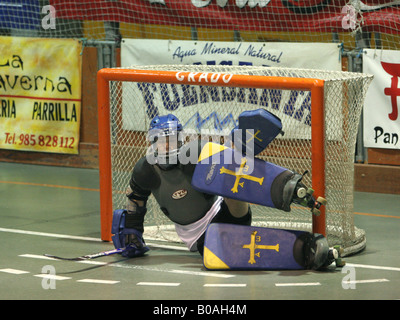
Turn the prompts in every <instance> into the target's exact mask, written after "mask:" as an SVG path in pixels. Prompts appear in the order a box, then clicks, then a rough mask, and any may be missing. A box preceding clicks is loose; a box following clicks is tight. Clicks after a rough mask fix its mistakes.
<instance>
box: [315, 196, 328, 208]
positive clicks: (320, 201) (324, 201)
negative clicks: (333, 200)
mask: <svg viewBox="0 0 400 320" xmlns="http://www.w3.org/2000/svg"><path fill="white" fill-rule="evenodd" d="M317 202H319V203H320V204H321V205H323V206H326V204H327V203H328V201H327V200H326V199H325V198H322V197H318V198H317Z"/></svg>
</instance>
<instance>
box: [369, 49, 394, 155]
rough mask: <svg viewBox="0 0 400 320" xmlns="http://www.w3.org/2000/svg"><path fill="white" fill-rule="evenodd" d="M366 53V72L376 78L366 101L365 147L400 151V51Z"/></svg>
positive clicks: (370, 50) (372, 50)
mask: <svg viewBox="0 0 400 320" xmlns="http://www.w3.org/2000/svg"><path fill="white" fill-rule="evenodd" d="M363 52H364V54H363V72H364V73H369V74H373V75H374V80H373V81H372V83H371V86H370V88H369V90H368V93H367V96H366V99H365V106H364V145H365V147H368V148H385V149H400V143H399V135H400V117H399V108H398V107H399V103H400V99H399V98H398V97H400V83H399V77H400V51H395V50H374V49H365V50H364V51H363Z"/></svg>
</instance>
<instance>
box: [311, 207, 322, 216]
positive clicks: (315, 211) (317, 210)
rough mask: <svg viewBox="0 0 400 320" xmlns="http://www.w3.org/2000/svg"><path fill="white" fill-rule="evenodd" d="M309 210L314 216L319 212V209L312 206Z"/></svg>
mask: <svg viewBox="0 0 400 320" xmlns="http://www.w3.org/2000/svg"><path fill="white" fill-rule="evenodd" d="M311 212H312V214H313V215H315V216H319V215H320V214H321V211H320V210H319V209H317V208H312V210H311Z"/></svg>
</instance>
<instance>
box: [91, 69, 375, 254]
mask: <svg viewBox="0 0 400 320" xmlns="http://www.w3.org/2000/svg"><path fill="white" fill-rule="evenodd" d="M370 81H371V77H370V76H367V75H363V74H355V73H346V72H328V71H322V70H301V69H286V68H265V67H229V66H223V67H221V66H201V65H196V66H180V65H178V66H138V67H137V68H107V69H101V70H100V71H99V72H98V74H97V84H98V111H99V114H98V126H99V172H100V211H101V212H100V215H101V238H102V240H105V241H110V240H111V221H112V212H113V210H115V209H121V206H123V205H124V201H125V195H124V193H125V192H124V191H125V189H126V187H127V186H128V181H129V177H130V174H131V171H132V168H133V166H134V164H135V162H136V161H137V160H139V158H140V157H143V156H144V155H145V150H146V148H147V144H146V139H145V137H146V134H147V129H148V124H149V122H150V120H151V118H152V117H153V116H155V115H158V114H160V115H161V114H167V113H175V112H178V113H179V115H178V118H179V119H180V120H181V122H182V123H183V124H184V128H190V127H193V128H195V129H196V130H198V129H199V128H200V126H199V123H201V124H203V123H206V122H207V121H209V120H210V119H212V117H214V118H215V117H216V118H218V116H219V118H218V119H222V118H223V119H224V120H223V121H219V120H218V121H219V122H218V121H217V120H215V119H214V124H212V125H211V127H213V129H215V128H216V127H219V126H220V125H221V126H222V127H226V128H228V129H229V130H230V129H231V128H233V126H234V124H235V123H230V124H229V125H230V128H229V125H227V123H228V122H229V121H228V120H227V119H229V117H231V118H233V122H235V121H236V120H237V117H238V115H239V114H240V113H241V112H242V111H244V110H252V109H257V108H260V107H263V108H265V109H267V110H269V111H271V112H272V113H274V114H276V115H277V116H278V117H280V118H281V119H282V123H283V131H285V135H284V136H283V137H282V138H277V139H275V140H274V141H273V142H272V143H271V145H270V146H268V147H267V149H266V151H265V152H263V153H262V154H261V155H260V158H263V159H265V160H267V161H270V162H274V163H277V164H278V165H282V166H284V167H287V168H289V169H291V170H295V171H297V172H299V173H303V172H304V171H306V170H310V171H311V174H310V175H311V177H310V178H306V180H307V179H309V180H308V181H307V182H308V184H309V185H311V186H312V188H313V189H314V190H315V194H316V195H317V196H322V197H325V198H326V199H327V200H328V205H327V207H326V209H325V207H324V206H323V207H322V210H321V215H320V216H318V217H316V216H312V215H311V213H310V212H309V211H308V212H305V210H304V209H303V210H302V209H301V208H298V209H297V208H296V209H295V210H292V212H291V213H286V212H285V213H276V212H273V213H266V212H264V211H265V210H267V211H268V208H265V207H263V208H257V209H256V210H253V212H255V213H254V215H255V222H256V223H259V224H260V225H266V226H271V225H272V226H273V227H275V226H278V227H282V228H290V229H299V228H300V229H308V230H310V231H311V230H312V231H313V232H316V233H321V234H324V235H326V236H328V240H329V239H330V238H331V240H332V241H331V242H334V243H336V242H340V244H342V245H344V246H345V247H356V248H357V249H356V250H359V249H360V248H361V249H362V248H363V246H365V233H364V232H363V230H361V231H360V230H359V229H357V228H356V227H355V226H354V223H353V221H352V220H353V212H352V200H353V198H352V195H353V190H352V183H353V177H352V175H353V174H354V172H353V169H352V165H354V163H353V161H354V150H355V140H356V133H357V128H358V121H359V118H360V114H361V109H362V105H363V101H364V97H365V93H366V90H367V88H368V85H369V83H370ZM332 100H333V101H332ZM182 110H183V111H182ZM215 110H216V111H215ZM216 114H217V115H216ZM195 116H196V117H197V120H196V121H197V122H196V121H195V122H194V124H193V119H194V118H195ZM181 117H183V119H182V118H181ZM198 118H200V119H201V121H200V122H199V119H198ZM225 120H226V121H225ZM215 121H217V122H215ZM216 123H217V124H216ZM332 126H334V127H332ZM220 129H221V128H220ZM286 133H288V136H287V134H286ZM344 149H345V150H346V151H345V153H346V154H345V155H343V154H341V153H344V151H343V150H344ZM330 179H334V180H335V183H334V184H333V186H332V189H335V190H330V189H329V188H330V185H332V183H328V181H327V180H330ZM341 179H344V180H346V181H345V182H343V181H340V180H341ZM349 181H350V182H349ZM307 182H306V183H307ZM341 183H345V184H346V185H343V186H341ZM349 184H350V187H349ZM341 188H342V189H345V190H340V189H341ZM337 194H340V196H339V197H337ZM341 202H343V203H341ZM148 209H149V210H148V214H147V215H146V216H149V218H147V221H145V222H146V224H149V225H152V227H153V229H154V228H155V230H156V233H158V232H159V233H163V229H168V228H167V227H166V225H167V224H168V222H166V220H164V219H163V218H165V217H161V218H157V216H159V215H160V213H159V212H156V211H160V210H159V208H157V205H156V204H155V203H154V200H150V199H149V206H148ZM275 210H276V209H275ZM326 210H327V211H328V212H326ZM278 211H279V210H278ZM294 211H298V212H294ZM149 212H150V214H149ZM327 215H328V216H329V217H327ZM161 216H162V213H161ZM299 216H301V218H298V217H299ZM344 216H345V217H344ZM304 219H305V220H304ZM149 220H150V221H149ZM336 220H337V221H336ZM342 220H345V221H342ZM304 221H305V222H304ZM271 223H272V224H271ZM331 225H332V226H331ZM360 232H361V236H357V235H356V233H360ZM331 234H332V235H331ZM144 236H145V238H146V228H145V235H144ZM162 237H164V236H162ZM357 237H359V238H361V239H355V238H357ZM351 251H354V249H351Z"/></svg>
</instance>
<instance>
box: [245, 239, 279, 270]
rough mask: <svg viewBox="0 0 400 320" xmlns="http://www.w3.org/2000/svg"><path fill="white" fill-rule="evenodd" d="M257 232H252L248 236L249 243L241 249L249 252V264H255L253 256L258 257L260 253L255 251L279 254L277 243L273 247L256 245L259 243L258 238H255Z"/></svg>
mask: <svg viewBox="0 0 400 320" xmlns="http://www.w3.org/2000/svg"><path fill="white" fill-rule="evenodd" d="M256 235H257V231H253V233H252V234H251V236H250V243H249V244H245V245H243V247H242V248H243V249H249V250H250V260H249V263H250V264H254V263H256V260H255V256H257V257H260V252H256V250H275V251H276V252H279V243H277V244H276V245H274V246H269V245H262V244H256V242H260V241H261V237H260V236H256Z"/></svg>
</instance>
